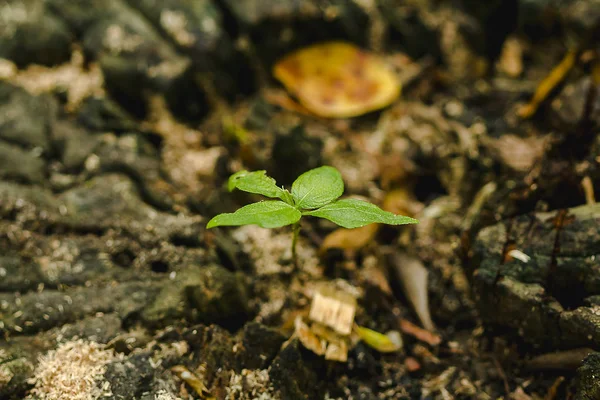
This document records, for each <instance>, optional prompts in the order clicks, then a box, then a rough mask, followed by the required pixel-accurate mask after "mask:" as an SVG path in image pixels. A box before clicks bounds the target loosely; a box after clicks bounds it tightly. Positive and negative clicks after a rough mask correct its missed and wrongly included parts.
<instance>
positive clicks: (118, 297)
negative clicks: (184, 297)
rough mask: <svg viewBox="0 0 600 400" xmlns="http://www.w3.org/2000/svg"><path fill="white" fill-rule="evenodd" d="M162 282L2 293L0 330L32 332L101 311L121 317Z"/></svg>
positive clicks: (140, 306) (139, 305)
mask: <svg viewBox="0 0 600 400" xmlns="http://www.w3.org/2000/svg"><path fill="white" fill-rule="evenodd" d="M158 289H159V285H157V284H150V283H136V282H132V283H124V284H121V285H117V286H114V287H111V286H104V287H90V288H86V287H79V288H73V289H69V290H66V291H58V290H44V291H42V292H40V293H37V292H28V293H25V294H23V295H18V294H17V295H14V294H7V293H0V302H2V309H0V320H2V321H3V322H4V325H3V326H2V327H0V334H8V333H11V334H17V335H18V334H31V333H37V332H40V331H46V330H49V329H52V328H55V327H60V326H62V325H64V324H67V323H73V322H76V321H77V320H79V319H82V318H84V317H87V316H90V315H94V314H96V313H98V312H102V313H110V312H116V313H117V314H118V316H119V318H120V319H121V320H125V319H127V318H128V317H129V315H130V314H132V313H138V312H140V311H141V309H143V308H145V307H146V306H147V304H149V303H150V302H151V301H152V300H153V299H154V298H155V296H156V294H157V293H158Z"/></svg>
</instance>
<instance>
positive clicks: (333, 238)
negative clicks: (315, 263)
mask: <svg viewBox="0 0 600 400" xmlns="http://www.w3.org/2000/svg"><path fill="white" fill-rule="evenodd" d="M378 230H379V225H378V224H369V225H365V226H362V227H360V228H354V229H344V228H339V229H336V230H335V231H333V232H331V233H330V234H329V235H327V236H326V237H325V239H324V240H323V244H322V245H321V249H320V251H321V253H324V252H325V251H327V250H328V249H344V250H349V251H357V250H360V249H362V248H363V247H365V246H366V245H367V244H369V243H370V242H371V241H372V240H373V238H374V237H375V235H376V234H377V231H378Z"/></svg>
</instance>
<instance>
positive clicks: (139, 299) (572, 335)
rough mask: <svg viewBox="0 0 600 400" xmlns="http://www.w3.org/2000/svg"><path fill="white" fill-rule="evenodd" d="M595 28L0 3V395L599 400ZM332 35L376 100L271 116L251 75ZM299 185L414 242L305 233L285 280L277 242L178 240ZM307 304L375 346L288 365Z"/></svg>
mask: <svg viewBox="0 0 600 400" xmlns="http://www.w3.org/2000/svg"><path fill="white" fill-rule="evenodd" d="M599 27H600V3H598V1H597V0H580V1H577V0H568V1H562V2H558V1H541V0H511V1H488V2H477V1H469V0H462V1H446V0H444V1H430V0H414V1H410V2H404V1H396V0H373V1H358V0H356V1H338V0H310V1H295V0H195V1H192V0H165V1H161V2H157V1H151V0H127V1H126V0H68V1H67V0H4V1H0V338H1V339H0V398H1V399H20V398H26V397H27V398H31V399H50V400H54V399H63V398H72V399H86V398H105V399H109V398H116V399H159V400H161V399H163V400H164V399H179V398H181V399H187V398H211V397H213V398H217V399H444V400H445V399H498V398H504V399H515V400H527V399H547V400H551V399H587V400H590V399H600V378H598V377H599V376H600V356H599V354H600V353H598V351H600V206H599V205H598V204H597V203H595V199H599V198H600V135H598V133H599V132H600V95H599V94H598V92H599V91H600V72H599V71H600V49H599V48H598V43H599V40H598V36H599V33H598V32H600V28H599ZM334 39H335V40H345V41H349V42H352V43H354V44H356V45H358V46H361V47H363V48H366V49H370V50H372V51H374V52H378V53H380V54H381V55H382V56H383V57H385V59H386V60H387V61H388V62H389V63H390V64H391V65H393V66H394V68H395V70H396V72H397V73H398V76H399V79H400V80H401V81H402V83H403V87H402V92H403V93H402V96H401V98H400V99H398V100H397V101H396V102H395V103H394V104H392V105H391V106H389V107H387V108H385V109H383V110H381V111H378V112H373V113H369V114H367V115H364V116H361V117H356V118H352V119H344V120H327V119H322V118H319V117H317V116H314V115H307V114H305V113H301V112H298V110H297V109H294V108H293V107H290V106H289V103H288V102H285V101H283V100H282V97H281V96H282V93H283V90H282V88H281V86H280V85H279V84H278V83H277V82H276V81H275V80H274V79H273V78H272V77H271V73H270V72H271V68H272V65H273V63H274V62H276V61H277V60H278V59H279V58H280V57H282V56H283V55H285V54H287V53H288V52H290V51H292V50H295V49H297V48H300V47H302V46H305V45H308V44H312V43H317V42H321V41H326V40H334ZM569 50H575V52H574V54H575V62H574V65H573V67H572V68H571V70H570V71H569V73H568V74H566V76H565V78H564V79H563V80H562V82H560V84H558V85H557V86H556V87H555V88H553V90H551V91H550V92H549V93H548V95H547V96H546V98H545V99H544V101H542V102H541V103H540V104H539V108H538V109H537V112H536V113H535V114H534V115H532V116H531V117H528V116H527V117H524V115H523V112H522V110H523V106H524V105H525V104H526V103H527V102H528V101H529V100H530V99H531V98H532V96H533V94H534V92H535V91H536V88H537V87H538V85H540V83H542V82H544V78H546V76H547V75H548V74H549V73H550V71H552V70H553V68H555V67H556V66H558V65H559V64H560V63H561V60H563V58H564V57H565V56H566V55H567V54H568V51H569ZM545 82H547V81H545ZM320 165H332V166H334V167H336V168H338V169H339V170H340V171H341V173H342V176H343V178H344V182H345V184H346V192H345V195H359V196H363V197H364V198H368V199H369V200H370V201H371V202H373V203H376V204H379V205H386V204H387V206H390V204H391V207H392V209H394V210H397V212H402V213H405V214H411V215H413V216H415V217H416V218H418V219H419V220H420V221H421V223H420V224H419V225H416V226H410V227H403V228H391V227H382V228H380V229H379V231H378V232H377V234H376V236H375V237H374V238H372V239H369V240H367V241H366V243H363V244H362V245H360V246H355V247H354V248H353V247H352V246H349V245H338V246H329V247H330V248H328V249H326V250H324V251H320V248H321V247H322V245H323V243H324V239H325V237H326V236H327V235H328V234H329V233H331V232H332V231H334V229H335V227H334V226H333V225H331V224H330V223H326V222H324V221H322V220H316V219H309V220H307V221H304V223H303V227H302V233H301V237H300V240H299V249H298V255H299V263H298V268H294V267H293V265H292V261H291V254H290V251H289V245H290V241H291V235H290V232H289V231H288V230H286V229H279V230H273V231H269V230H264V229H261V228H257V227H255V226H247V227H242V228H239V229H235V228H220V229H214V230H210V231H207V230H206V229H205V225H206V222H207V221H208V219H210V218H211V217H212V216H214V215H216V214H218V213H220V212H231V211H233V210H235V209H236V208H237V207H239V206H240V205H244V204H247V203H248V202H250V201H254V200H257V199H258V197H254V196H250V195H247V194H244V193H241V192H235V193H229V192H227V190H226V185H225V183H226V181H227V178H228V177H229V176H230V175H231V174H232V173H234V172H236V171H238V170H240V169H248V170H258V169H265V170H267V172H268V173H269V175H271V176H273V177H275V178H276V179H277V182H278V184H281V185H289V184H291V182H292V181H293V180H294V178H295V177H296V176H297V175H298V174H300V173H302V172H304V171H306V170H308V169H311V168H315V167H317V166H320ZM394 207H395V208H394ZM365 232H366V231H362V233H361V234H364V233H365ZM356 234H357V235H358V234H359V233H356ZM356 240H358V239H356ZM340 247H341V248H340ZM407 260H411V263H412V264H411V265H416V267H415V268H416V269H417V270H418V271H421V272H422V271H423V268H426V271H427V275H426V276H427V278H426V285H425V283H423V285H421V286H419V281H418V278H417V277H416V275H415V274H412V273H406V268H408V267H407V266H406V265H408V264H409V261H407ZM423 282H425V281H423ZM323 283H329V284H331V285H334V286H336V287H338V288H343V289H344V290H346V291H349V292H352V293H354V294H356V296H357V298H358V304H357V310H356V323H357V324H359V325H361V326H365V327H368V328H371V329H374V330H376V331H378V332H387V331H396V332H400V333H401V334H402V337H403V348H402V349H401V351H399V352H396V353H391V354H390V353H387V354H383V353H378V352H377V351H376V350H374V349H372V348H370V347H368V346H366V345H365V344H364V343H358V344H357V345H356V346H354V347H353V348H352V349H351V350H350V351H349V354H348V360H347V362H334V361H327V360H325V359H324V358H323V357H321V356H318V355H316V354H314V353H312V352H311V351H310V350H308V349H306V348H305V347H304V346H303V345H302V343H301V342H300V341H299V340H298V338H297V337H296V336H295V335H293V327H294V320H295V318H296V317H297V316H298V315H304V314H306V311H307V309H308V307H309V306H310V302H311V298H312V297H313V295H314V293H315V292H316V290H317V288H318V287H319V285H320V284H323ZM424 298H425V299H427V302H426V303H423V299H424ZM418 299H421V300H418ZM419 301H420V302H419ZM415 302H416V303H415ZM414 304H416V306H413V305H414ZM423 304H425V308H423V307H422V306H423ZM419 305H421V307H420V306H419ZM423 313H425V314H430V317H431V320H432V321H433V324H434V326H431V327H428V328H429V331H427V330H424V329H422V328H419V327H421V326H423V323H425V325H427V323H428V322H427V321H428V315H425V316H424V314H423ZM431 331H434V332H431ZM436 335H439V337H440V338H441V341H440V342H439V343H438V341H437V340H432V338H433V339H436V338H437V336H436ZM173 367H175V368H173ZM184 367H185V368H184ZM182 368H184V369H182ZM184 370H185V371H187V372H185V373H181V371H184ZM178 371H179V372H178ZM190 376H191V377H192V378H194V379H195V382H196V385H194V383H193V382H194V380H193V379H192V378H190ZM198 382H200V383H198ZM202 385H203V386H204V389H199V388H201V386H202Z"/></svg>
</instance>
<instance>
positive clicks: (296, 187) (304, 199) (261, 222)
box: [206, 166, 419, 264]
mask: <svg viewBox="0 0 600 400" xmlns="http://www.w3.org/2000/svg"><path fill="white" fill-rule="evenodd" d="M228 188H229V190H230V191H232V190H234V189H239V190H243V191H245V192H249V193H255V194H260V195H263V196H265V197H269V198H272V199H278V200H266V201H261V202H258V203H253V204H249V205H247V206H244V207H242V208H240V209H239V210H237V211H236V212H234V213H225V214H219V215H217V216H215V217H214V218H213V219H211V220H210V221H209V222H208V224H207V225H206V227H207V228H209V229H210V228H214V227H217V226H240V225H258V226H260V227H262V228H280V227H282V226H286V225H293V229H292V232H293V238H292V258H293V260H294V264H296V242H297V240H298V234H299V231H300V219H301V218H302V216H313V217H319V218H325V219H327V220H329V221H331V222H333V223H335V224H337V225H339V226H341V227H343V228H347V229H352V228H359V227H361V226H365V225H369V224H372V223H382V224H389V225H405V224H416V223H418V222H419V221H417V220H416V219H414V218H410V217H405V216H403V215H396V214H393V213H390V212H387V211H384V210H382V209H380V208H379V207H377V206H376V205H374V204H371V203H368V202H366V201H362V200H356V199H342V200H338V198H339V197H340V196H341V195H342V193H343V192H344V182H343V180H342V176H341V175H340V173H339V171H338V170H337V169H335V168H333V167H329V166H323V167H319V168H315V169H312V170H310V171H307V172H305V173H303V174H302V175H300V176H299V177H298V179H296V181H295V182H294V183H293V184H292V191H291V192H289V191H288V190H287V189H283V188H280V187H278V186H277V184H276V182H275V180H274V179H273V178H271V177H269V176H267V175H266V173H265V171H255V172H248V171H240V172H237V173H235V174H233V175H232V176H231V177H230V178H229V184H228Z"/></svg>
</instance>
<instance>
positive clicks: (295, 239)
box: [292, 222, 300, 267]
mask: <svg viewBox="0 0 600 400" xmlns="http://www.w3.org/2000/svg"><path fill="white" fill-rule="evenodd" d="M299 233H300V222H296V223H295V224H294V225H293V226H292V234H293V237H292V261H293V263H294V267H297V266H298V256H297V254H296V243H297V242H298V235H299Z"/></svg>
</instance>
